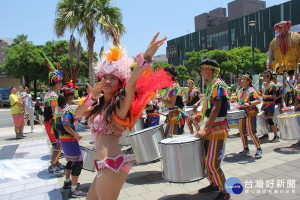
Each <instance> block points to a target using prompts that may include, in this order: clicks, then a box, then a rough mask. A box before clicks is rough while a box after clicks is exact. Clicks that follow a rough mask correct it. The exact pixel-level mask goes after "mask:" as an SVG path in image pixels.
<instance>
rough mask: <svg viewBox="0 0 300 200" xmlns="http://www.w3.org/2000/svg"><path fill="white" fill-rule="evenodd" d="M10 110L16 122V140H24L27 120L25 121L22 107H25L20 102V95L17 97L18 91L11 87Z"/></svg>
mask: <svg viewBox="0 0 300 200" xmlns="http://www.w3.org/2000/svg"><path fill="white" fill-rule="evenodd" d="M9 91H10V96H9V100H10V105H11V107H10V109H11V114H12V117H13V120H14V125H15V133H16V139H22V138H23V137H25V136H23V129H24V125H25V120H24V117H25V116H24V112H23V111H22V110H21V108H20V107H22V106H23V103H22V102H21V101H19V100H18V95H17V89H16V88H15V87H13V86H12V87H10V88H9Z"/></svg>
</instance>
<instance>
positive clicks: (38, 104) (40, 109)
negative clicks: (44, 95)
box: [34, 97, 44, 124]
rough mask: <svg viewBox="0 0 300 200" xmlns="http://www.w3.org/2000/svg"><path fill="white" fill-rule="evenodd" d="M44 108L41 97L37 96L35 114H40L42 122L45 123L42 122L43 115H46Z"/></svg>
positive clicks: (39, 117)
mask: <svg viewBox="0 0 300 200" xmlns="http://www.w3.org/2000/svg"><path fill="white" fill-rule="evenodd" d="M43 109H44V107H43V105H42V103H41V98H40V97H37V98H36V103H35V105H34V112H35V115H36V116H38V119H39V123H40V124H43V122H42V116H43V115H44V112H43Z"/></svg>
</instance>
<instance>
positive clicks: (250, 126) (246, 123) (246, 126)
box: [239, 116, 260, 149]
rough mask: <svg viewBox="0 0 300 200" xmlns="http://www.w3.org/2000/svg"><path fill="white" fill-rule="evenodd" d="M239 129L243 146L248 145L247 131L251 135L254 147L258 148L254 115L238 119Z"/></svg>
mask: <svg viewBox="0 0 300 200" xmlns="http://www.w3.org/2000/svg"><path fill="white" fill-rule="evenodd" d="M239 131H240V134H241V138H242V142H243V146H244V148H245V147H248V138H247V136H248V135H247V133H248V134H249V136H250V137H251V139H252V141H253V143H254V145H255V147H256V148H257V149H258V148H260V142H259V139H258V137H257V135H256V116H253V117H247V118H244V119H240V120H239Z"/></svg>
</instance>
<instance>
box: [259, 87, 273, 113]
mask: <svg viewBox="0 0 300 200" xmlns="http://www.w3.org/2000/svg"><path fill="white" fill-rule="evenodd" d="M262 93H263V94H265V95H274V94H275V93H276V85H275V84H274V83H273V82H272V81H271V82H270V83H267V82H264V83H263V84H262ZM261 110H263V111H265V113H266V115H267V116H269V115H268V113H273V114H274V112H275V102H274V99H264V100H263V105H262V107H261Z"/></svg>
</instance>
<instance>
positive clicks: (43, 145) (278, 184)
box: [0, 108, 300, 200]
mask: <svg viewBox="0 0 300 200" xmlns="http://www.w3.org/2000/svg"><path fill="white" fill-rule="evenodd" d="M0 112H1V122H0V144H1V145H0V169H1V173H0V194H1V195H0V199H1V200H11V199H22V200H23V199H28V200H41V199H51V200H52V199H53V200H60V199H68V196H69V192H70V191H69V190H64V189H63V188H62V186H63V182H64V177H63V175H61V176H55V175H53V174H52V175H50V174H49V173H48V171H47V167H48V163H49V161H50V148H51V146H50V144H49V141H48V137H47V135H46V133H45V129H44V127H43V126H42V125H36V126H35V131H36V132H35V133H28V132H29V131H30V127H29V126H26V127H25V131H24V132H25V133H26V136H27V137H26V138H25V139H21V140H16V139H14V138H15V135H14V130H13V126H12V119H11V116H10V114H9V109H8V108H4V109H3V108H2V109H1V110H0ZM4 119H5V120H4ZM163 121H164V117H161V123H163ZM76 128H77V131H78V132H80V133H81V134H82V135H83V139H82V141H81V142H80V145H82V146H86V147H92V145H91V141H92V137H91V134H90V133H87V132H86V130H85V128H84V126H83V125H81V124H80V123H79V124H78V125H77V127H76ZM185 132H187V130H185ZM236 133H237V129H230V131H229V136H228V139H227V142H226V156H225V158H224V160H223V162H222V168H223V171H224V173H225V176H226V178H227V179H228V178H230V177H236V178H238V179H239V180H240V181H241V182H242V185H243V186H244V188H243V192H242V193H241V194H236V195H232V199H243V200H246V199H263V200H268V199H270V200H274V199H275V200H276V199H285V200H292V199H294V200H296V199H300V186H299V183H300V168H299V166H300V156H299V155H300V148H299V147H296V148H291V147H290V146H291V145H292V144H294V143H296V141H284V140H280V142H278V143H269V141H263V142H262V149H263V154H262V158H261V159H254V158H253V157H254V153H255V147H254V145H253V144H251V143H250V151H251V152H250V155H244V156H242V155H238V152H239V151H240V150H241V149H242V145H241V139H240V137H239V136H238V135H237V134H236ZM185 134H186V133H185ZM270 138H271V137H270ZM128 149H129V147H126V146H123V147H122V150H123V151H124V152H125V153H128V152H127V150H128ZM61 162H62V163H63V164H65V163H66V162H65V159H64V158H62V159H61ZM95 175H96V172H90V171H86V170H83V171H82V174H81V176H80V178H79V182H80V188H81V189H82V191H85V192H87V191H88V188H89V186H90V184H91V182H92V181H93V179H94V177H95ZM206 185H208V181H207V179H205V178H204V179H203V180H200V181H196V182H192V183H184V184H183V183H168V182H166V181H165V180H164V179H163V178H162V163H161V161H156V162H151V163H148V164H140V165H138V164H135V165H134V166H133V168H132V170H131V171H130V174H129V176H128V178H127V180H126V182H125V184H124V186H123V188H122V190H121V193H120V195H119V199H120V200H154V199H160V200H162V199H164V200H175V199H176V200H177V199H178V200H180V199H182V200H188V199H195V200H196V199H203V200H210V199H213V198H214V197H215V196H216V195H217V193H210V194H201V195H199V194H197V193H198V189H199V188H202V187H204V186H206ZM82 199H85V198H82Z"/></svg>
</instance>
